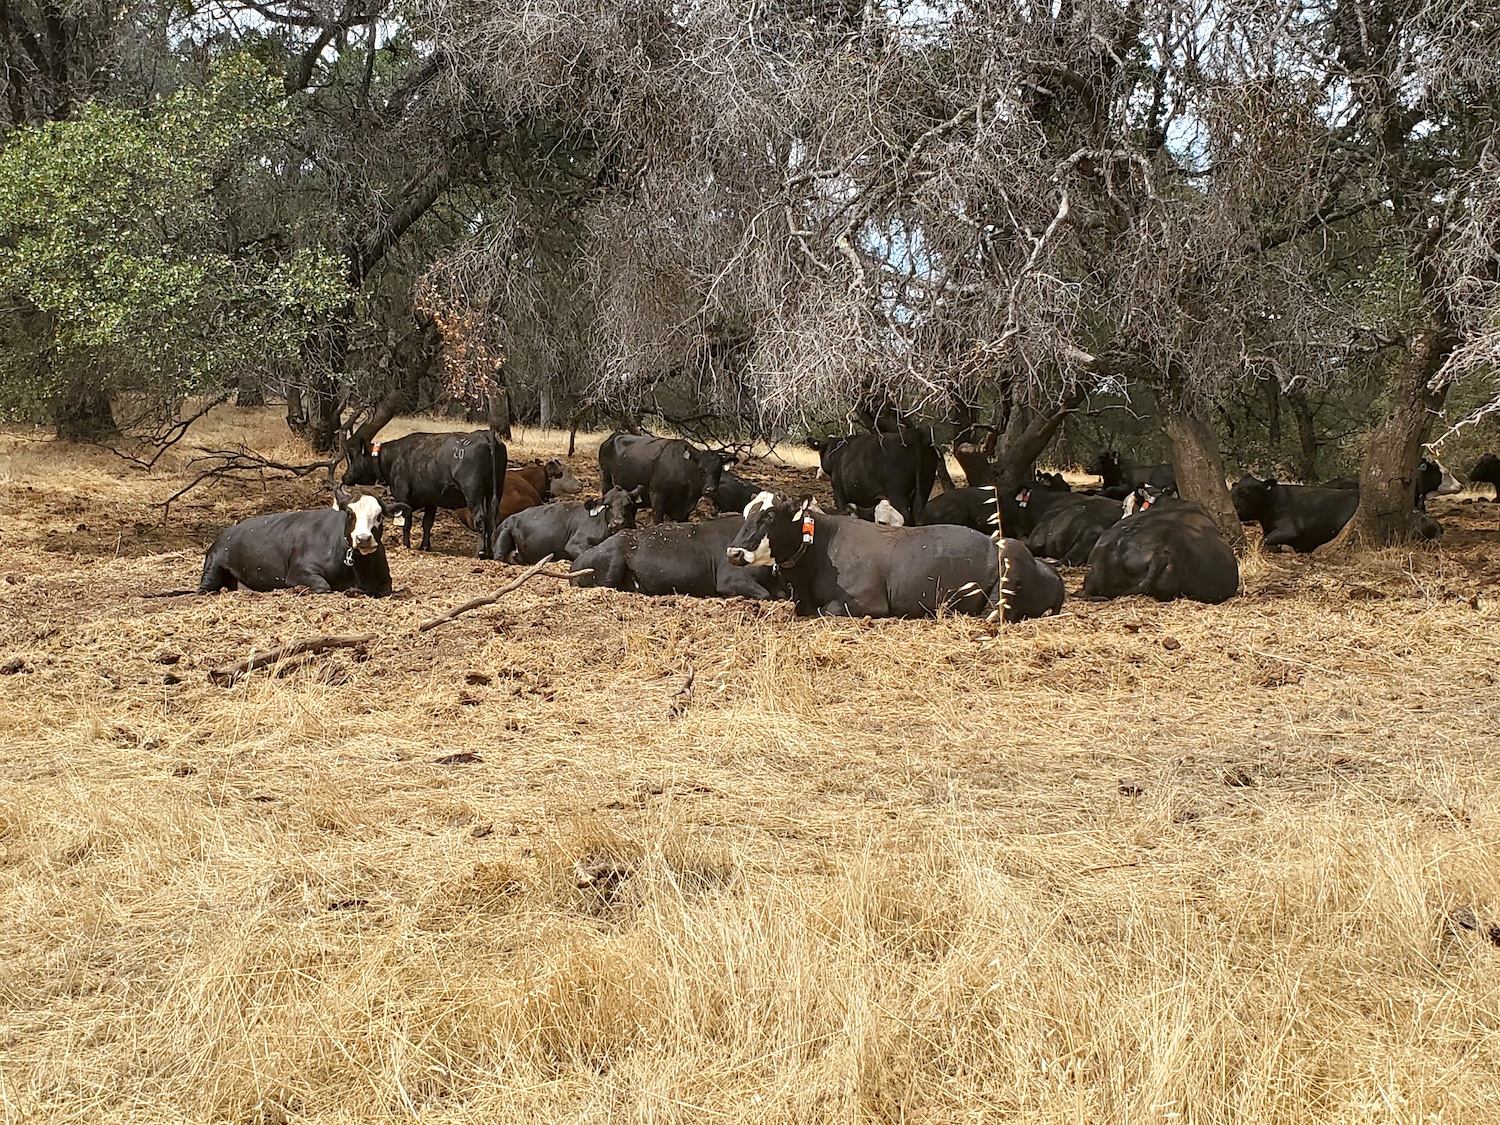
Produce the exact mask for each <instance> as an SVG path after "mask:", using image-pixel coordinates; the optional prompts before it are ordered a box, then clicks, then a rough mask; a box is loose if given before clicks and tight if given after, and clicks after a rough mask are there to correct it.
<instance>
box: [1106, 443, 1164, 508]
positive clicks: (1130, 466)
mask: <svg viewBox="0 0 1500 1125" xmlns="http://www.w3.org/2000/svg"><path fill="white" fill-rule="evenodd" d="M1085 471H1086V472H1090V473H1093V474H1094V475H1095V476H1097V477H1098V478H1099V482H1100V483H1099V494H1100V495H1101V496H1108V497H1109V498H1110V499H1111V500H1123V499H1124V498H1125V497H1126V496H1128V495H1129V494H1130V493H1131V491H1132V490H1134V489H1136V488H1138V487H1139V486H1140V485H1143V484H1149V485H1152V486H1154V487H1156V488H1160V489H1164V490H1165V491H1167V492H1176V491H1177V470H1176V469H1175V468H1173V467H1172V466H1171V465H1137V464H1136V463H1135V462H1134V461H1131V460H1130V459H1129V458H1126V457H1122V456H1120V454H1119V453H1118V452H1117V451H1116V450H1113V449H1102V450H1100V451H1099V452H1098V453H1097V454H1096V455H1095V457H1094V459H1093V460H1092V461H1090V462H1089V463H1088V466H1087V467H1086V469H1085Z"/></svg>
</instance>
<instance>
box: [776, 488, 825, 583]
mask: <svg viewBox="0 0 1500 1125" xmlns="http://www.w3.org/2000/svg"><path fill="white" fill-rule="evenodd" d="M800 515H801V518H802V546H800V547H798V548H797V553H796V554H794V555H793V556H792V557H791V558H789V559H787V560H786V562H779V563H775V564H773V565H772V567H771V570H772V571H773V572H774V573H777V574H779V573H781V572H782V571H783V570H790V569H791V568H792V567H794V566H796V565H797V564H798V563H799V562H801V561H802V556H803V555H805V554H807V549H808V548H809V547H811V546H812V541H813V534H814V532H815V531H816V530H817V528H816V526H815V525H814V524H813V514H812V502H811V501H809V502H808V503H806V504H803V505H802V511H801V513H800Z"/></svg>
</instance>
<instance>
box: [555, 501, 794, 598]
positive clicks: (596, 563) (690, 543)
mask: <svg viewBox="0 0 1500 1125" xmlns="http://www.w3.org/2000/svg"><path fill="white" fill-rule="evenodd" d="M744 522H745V521H744V519H743V517H741V516H720V517H719V518H718V519H712V520H702V521H700V522H698V523H687V524H678V525H675V526H674V525H664V526H661V527H646V528H640V529H639V530H636V531H630V530H626V531H622V532H620V533H619V534H618V535H611V536H610V537H609V538H608V539H606V540H605V541H604V542H603V543H600V544H599V545H598V546H597V547H593V548H591V549H589V550H587V551H585V552H583V554H581V555H579V556H578V557H577V558H576V559H574V560H573V569H574V570H583V569H585V568H588V567H591V568H592V569H593V571H594V573H593V574H592V575H584V576H581V577H578V578H575V579H573V583H574V585H576V586H608V587H609V588H611V589H614V590H628V591H633V592H635V593H640V594H654V595H657V596H661V595H666V594H687V595H689V596H690V597H695V598H734V597H740V598H753V599H755V600H756V601H767V600H769V599H771V598H777V597H782V596H784V595H785V591H786V585H785V583H784V582H782V581H781V579H780V577H778V576H777V575H776V573H775V572H774V571H773V570H772V569H771V567H769V566H761V567H755V568H753V569H751V570H745V569H743V568H741V567H736V566H733V565H731V563H730V561H729V544H730V542H731V541H732V540H733V539H734V537H735V534H736V532H738V531H739V529H740V526H741V525H742V524H743V523H744Z"/></svg>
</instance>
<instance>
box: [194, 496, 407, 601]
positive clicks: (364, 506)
mask: <svg viewBox="0 0 1500 1125" xmlns="http://www.w3.org/2000/svg"><path fill="white" fill-rule="evenodd" d="M335 505H336V506H335V507H332V508H320V509H318V510H317V511H312V512H277V513H275V514H273V515H268V516H252V517H251V518H250V519H247V520H241V521H240V522H239V523H236V524H231V525H230V526H228V527H226V528H225V529H224V530H223V531H221V532H219V537H218V538H217V539H215V540H214V542H213V546H211V547H210V548H209V549H208V553H207V554H206V555H205V556H204V558H203V578H202V579H201V580H200V581H199V583H198V593H200V594H213V593H217V592H218V591H219V590H236V589H238V588H239V587H240V586H245V587H247V588H248V589H251V590H259V591H261V592H265V591H267V590H286V589H290V588H291V587H293V586H306V587H307V588H308V589H309V590H312V591H314V592H315V593H319V594H326V593H330V592H332V591H334V590H358V591H360V592H361V593H365V594H369V595H370V596H371V597H375V598H384V597H387V596H388V595H389V594H390V592H391V568H390V564H389V563H388V562H387V561H386V557H385V544H384V543H382V542H381V535H382V533H383V532H384V530H385V519H386V517H387V516H391V517H392V518H393V519H394V520H396V521H398V522H401V523H409V522H410V520H411V509H410V508H409V507H407V506H406V505H405V504H387V503H385V502H383V501H381V500H379V499H378V498H376V497H374V496H361V497H359V498H358V499H351V498H350V497H349V495H348V494H347V493H345V492H344V491H343V490H342V489H340V490H339V491H338V492H336V493H335Z"/></svg>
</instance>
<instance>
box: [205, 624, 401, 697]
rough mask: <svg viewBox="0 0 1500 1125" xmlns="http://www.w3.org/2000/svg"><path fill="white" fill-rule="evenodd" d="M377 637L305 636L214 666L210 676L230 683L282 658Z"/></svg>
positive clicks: (359, 643) (360, 644)
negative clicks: (265, 650) (235, 661)
mask: <svg viewBox="0 0 1500 1125" xmlns="http://www.w3.org/2000/svg"><path fill="white" fill-rule="evenodd" d="M374 639H375V634H374V633H361V634H360V635H359V636H357V637H304V638H303V639H302V640H300V641H291V642H288V643H287V644H284V645H281V646H279V647H277V648H274V649H272V650H271V651H270V652H262V653H259V654H256V655H252V656H249V657H247V658H246V659H244V660H241V661H240V662H239V663H238V664H226V665H224V667H222V668H214V669H212V670H211V671H210V672H209V673H208V678H209V679H210V680H211V681H212V682H214V683H216V684H223V685H228V684H232V683H234V681H235V680H236V679H237V678H239V677H240V676H243V675H244V674H245V673H246V672H253V671H255V670H256V669H257V668H264V667H265V666H266V665H268V664H276V663H278V662H280V661H282V660H290V659H291V658H292V657H294V656H302V655H303V654H304V653H318V652H327V651H328V650H329V649H332V648H361V647H363V646H364V645H367V644H369V643H370V642H371V641H373V640H374Z"/></svg>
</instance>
